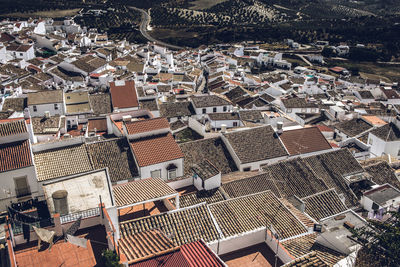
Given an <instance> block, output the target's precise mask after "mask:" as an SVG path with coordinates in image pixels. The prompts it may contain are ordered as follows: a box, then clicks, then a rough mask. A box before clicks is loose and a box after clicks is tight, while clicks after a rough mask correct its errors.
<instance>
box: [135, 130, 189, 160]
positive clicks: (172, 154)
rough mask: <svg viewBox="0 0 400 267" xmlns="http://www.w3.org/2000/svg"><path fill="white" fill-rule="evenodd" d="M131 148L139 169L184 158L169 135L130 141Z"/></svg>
mask: <svg viewBox="0 0 400 267" xmlns="http://www.w3.org/2000/svg"><path fill="white" fill-rule="evenodd" d="M168 126H169V125H168ZM131 147H132V150H133V153H134V155H135V158H136V161H137V163H138V165H139V167H144V166H149V165H153V164H157V163H161V162H166V161H170V160H174V159H180V158H183V157H184V155H183V153H182V151H181V149H180V148H179V146H178V144H177V143H176V142H175V139H174V138H173V137H172V134H171V133H168V134H164V135H157V136H152V137H146V138H142V139H138V140H134V141H131Z"/></svg>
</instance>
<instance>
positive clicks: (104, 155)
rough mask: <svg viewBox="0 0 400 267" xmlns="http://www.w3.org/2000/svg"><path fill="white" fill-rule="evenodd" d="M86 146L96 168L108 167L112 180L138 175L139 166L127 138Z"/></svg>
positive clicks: (116, 180)
mask: <svg viewBox="0 0 400 267" xmlns="http://www.w3.org/2000/svg"><path fill="white" fill-rule="evenodd" d="M86 147H87V151H88V154H89V157H90V159H91V162H92V163H93V167H94V168H95V169H101V168H105V167H108V172H109V174H110V180H111V182H118V181H123V180H127V179H132V178H133V177H137V176H138V170H137V166H136V163H135V160H134V159H133V156H132V153H131V151H130V147H129V143H128V141H127V140H126V138H121V139H112V140H106V141H100V142H94V143H89V144H87V145H86Z"/></svg>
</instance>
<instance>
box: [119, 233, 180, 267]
mask: <svg viewBox="0 0 400 267" xmlns="http://www.w3.org/2000/svg"><path fill="white" fill-rule="evenodd" d="M119 244H120V249H121V252H122V253H124V254H125V256H126V257H127V259H128V261H129V262H131V263H133V262H137V261H140V260H142V259H145V258H147V257H149V256H154V255H159V254H161V253H163V252H165V251H168V250H171V249H174V248H176V245H175V244H174V243H173V242H172V241H171V240H170V239H169V238H168V237H166V236H165V234H164V233H163V232H161V231H159V230H151V231H144V232H140V233H137V234H133V235H126V236H124V237H123V238H121V239H120V240H119Z"/></svg>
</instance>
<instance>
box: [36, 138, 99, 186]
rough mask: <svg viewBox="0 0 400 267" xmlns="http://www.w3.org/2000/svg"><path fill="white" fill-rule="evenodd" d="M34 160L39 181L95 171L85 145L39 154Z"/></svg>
mask: <svg viewBox="0 0 400 267" xmlns="http://www.w3.org/2000/svg"><path fill="white" fill-rule="evenodd" d="M34 158H35V165H36V171H37V178H38V181H45V180H49V179H53V178H58V177H63V176H69V175H73V174H77V173H83V172H88V171H91V170H93V166H92V164H91V162H90V159H89V155H88V153H87V151H86V146H85V145H84V144H82V145H75V146H68V147H63V148H57V149H51V150H46V151H41V152H37V153H34Z"/></svg>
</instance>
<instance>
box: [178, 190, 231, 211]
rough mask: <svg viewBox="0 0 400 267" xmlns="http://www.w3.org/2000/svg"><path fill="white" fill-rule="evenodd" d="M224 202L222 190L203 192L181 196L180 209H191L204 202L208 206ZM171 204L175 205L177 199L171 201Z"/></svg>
mask: <svg viewBox="0 0 400 267" xmlns="http://www.w3.org/2000/svg"><path fill="white" fill-rule="evenodd" d="M223 200H225V197H224V195H223V193H222V191H221V189H220V188H217V189H212V190H208V191H206V190H202V191H196V192H192V193H189V194H184V195H181V196H180V197H179V207H181V208H185V207H190V206H194V205H197V204H200V203H203V202H206V203H207V204H212V203H216V202H220V201H223ZM171 202H172V204H174V205H175V199H171Z"/></svg>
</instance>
